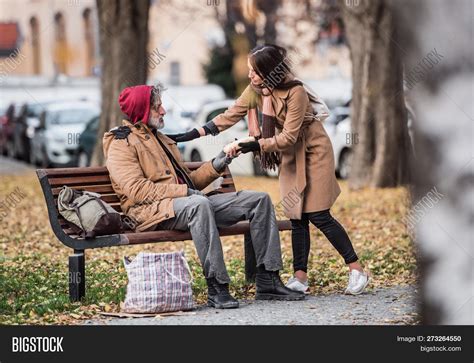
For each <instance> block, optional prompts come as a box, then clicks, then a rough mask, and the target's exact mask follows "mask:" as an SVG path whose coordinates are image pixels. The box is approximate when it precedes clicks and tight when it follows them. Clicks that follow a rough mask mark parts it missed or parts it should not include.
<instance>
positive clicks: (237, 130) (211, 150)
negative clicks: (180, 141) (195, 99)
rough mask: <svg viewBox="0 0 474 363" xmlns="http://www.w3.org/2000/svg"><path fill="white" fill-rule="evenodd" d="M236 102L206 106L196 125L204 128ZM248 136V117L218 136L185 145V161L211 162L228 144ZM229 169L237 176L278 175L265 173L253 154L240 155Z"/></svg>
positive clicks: (200, 113) (199, 113) (200, 112)
mask: <svg viewBox="0 0 474 363" xmlns="http://www.w3.org/2000/svg"><path fill="white" fill-rule="evenodd" d="M234 102H235V101H234V100H223V101H217V102H211V103H207V104H205V105H204V106H203V107H202V108H201V110H200V111H199V112H198V114H197V116H196V118H195V123H196V125H197V126H198V127H200V126H203V125H204V124H205V123H206V122H208V121H210V120H212V119H213V118H214V117H216V116H217V115H219V114H221V113H223V112H224V111H225V110H227V108H228V107H229V106H231V105H232V104H233V103H234ZM247 136H248V127H247V117H245V118H243V119H242V120H241V121H239V122H238V123H237V124H236V125H234V126H232V127H231V128H229V129H227V130H226V131H225V132H222V133H220V134H219V135H217V136H212V135H208V136H205V137H201V138H199V139H195V140H192V141H189V142H186V143H184V159H185V160H189V161H205V160H210V159H212V158H213V157H215V156H216V155H217V154H218V153H219V152H220V151H221V150H222V148H223V147H224V146H225V145H227V144H228V143H231V142H233V141H235V140H236V139H241V138H243V137H247ZM229 168H230V170H231V172H232V174H235V175H268V176H275V175H276V174H277V172H276V171H270V172H263V171H262V169H261V168H260V165H259V163H258V162H257V161H254V159H253V155H252V153H248V154H245V155H240V156H239V157H238V158H236V159H234V160H233V161H232V163H231V164H230V166H229Z"/></svg>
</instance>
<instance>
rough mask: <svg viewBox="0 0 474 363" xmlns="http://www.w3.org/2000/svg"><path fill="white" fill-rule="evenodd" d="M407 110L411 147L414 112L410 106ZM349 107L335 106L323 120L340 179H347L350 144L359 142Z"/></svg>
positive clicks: (350, 154) (349, 163)
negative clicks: (354, 131) (353, 127)
mask: <svg viewBox="0 0 474 363" xmlns="http://www.w3.org/2000/svg"><path fill="white" fill-rule="evenodd" d="M407 112H408V120H407V126H408V134H409V137H410V141H411V144H412V147H413V129H412V125H413V119H414V113H413V111H412V110H411V109H410V108H407ZM349 115H350V107H335V108H334V109H332V110H331V112H330V116H329V117H328V118H327V119H326V120H325V121H324V123H323V126H324V128H325V130H326V132H327V134H328V136H329V138H330V139H331V143H332V146H333V149H334V160H335V164H336V165H335V166H336V174H337V175H338V176H339V177H340V178H341V179H347V178H348V177H349V174H350V172H351V162H352V146H353V145H356V144H358V143H359V138H358V134H356V133H353V132H352V128H351V118H350V116H349Z"/></svg>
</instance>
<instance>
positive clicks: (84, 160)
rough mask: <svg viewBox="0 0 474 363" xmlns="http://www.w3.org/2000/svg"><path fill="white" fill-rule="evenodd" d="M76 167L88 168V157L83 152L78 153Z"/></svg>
mask: <svg viewBox="0 0 474 363" xmlns="http://www.w3.org/2000/svg"><path fill="white" fill-rule="evenodd" d="M77 166H78V167H80V168H85V167H87V166H89V157H88V156H87V153H86V152H85V151H79V154H78V155H77Z"/></svg>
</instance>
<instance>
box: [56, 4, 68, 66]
mask: <svg viewBox="0 0 474 363" xmlns="http://www.w3.org/2000/svg"><path fill="white" fill-rule="evenodd" d="M54 38H55V39H54V65H55V68H56V69H55V71H56V73H57V74H67V63H68V48H67V39H66V24H65V20H64V16H63V14H61V13H56V15H54Z"/></svg>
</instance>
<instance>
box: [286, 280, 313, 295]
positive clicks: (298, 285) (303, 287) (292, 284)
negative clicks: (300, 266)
mask: <svg viewBox="0 0 474 363" xmlns="http://www.w3.org/2000/svg"><path fill="white" fill-rule="evenodd" d="M285 286H286V287H287V288H289V289H290V290H293V291H300V292H304V293H305V294H309V291H308V290H309V286H308V281H305V282H301V281H300V280H298V279H297V278H296V277H291V278H290V279H289V280H288V282H287V283H286V285H285Z"/></svg>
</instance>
